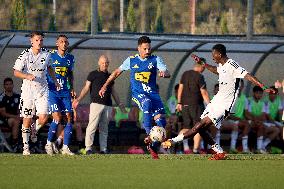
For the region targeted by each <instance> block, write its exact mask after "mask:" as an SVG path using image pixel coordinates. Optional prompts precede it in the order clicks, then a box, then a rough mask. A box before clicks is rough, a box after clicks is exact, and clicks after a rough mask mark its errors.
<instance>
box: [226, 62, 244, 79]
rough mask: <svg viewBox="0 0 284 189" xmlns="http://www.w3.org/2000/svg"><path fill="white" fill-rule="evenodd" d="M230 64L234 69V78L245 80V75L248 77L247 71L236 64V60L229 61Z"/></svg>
mask: <svg viewBox="0 0 284 189" xmlns="http://www.w3.org/2000/svg"><path fill="white" fill-rule="evenodd" d="M229 64H230V65H231V67H232V70H233V76H234V77H235V78H244V77H245V75H247V73H248V72H247V71H246V70H245V69H244V68H242V67H241V66H240V65H239V64H238V63H237V62H235V61H234V60H232V59H230V60H229Z"/></svg>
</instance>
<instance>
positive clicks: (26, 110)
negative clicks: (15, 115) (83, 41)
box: [20, 90, 48, 118]
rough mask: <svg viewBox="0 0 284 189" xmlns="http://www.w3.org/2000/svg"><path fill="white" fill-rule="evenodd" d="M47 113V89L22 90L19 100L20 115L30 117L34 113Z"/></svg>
mask: <svg viewBox="0 0 284 189" xmlns="http://www.w3.org/2000/svg"><path fill="white" fill-rule="evenodd" d="M39 114H48V90H41V92H40V93H36V92H34V91H27V90H25V91H22V94H21V101H20V116H21V117H23V118H32V117H33V116H34V115H39Z"/></svg>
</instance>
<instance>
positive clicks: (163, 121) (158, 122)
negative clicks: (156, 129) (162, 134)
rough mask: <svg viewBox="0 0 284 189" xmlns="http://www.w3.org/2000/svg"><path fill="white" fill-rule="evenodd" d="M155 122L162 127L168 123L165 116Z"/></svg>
mask: <svg viewBox="0 0 284 189" xmlns="http://www.w3.org/2000/svg"><path fill="white" fill-rule="evenodd" d="M155 122H156V123H157V125H158V126H160V127H164V128H165V126H166V124H167V121H166V118H165V117H159V118H158V119H156V120H155Z"/></svg>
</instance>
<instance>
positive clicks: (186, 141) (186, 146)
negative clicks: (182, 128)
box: [182, 138, 189, 151]
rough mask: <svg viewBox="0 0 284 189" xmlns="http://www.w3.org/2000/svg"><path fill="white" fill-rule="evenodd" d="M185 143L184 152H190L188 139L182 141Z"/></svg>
mask: <svg viewBox="0 0 284 189" xmlns="http://www.w3.org/2000/svg"><path fill="white" fill-rule="evenodd" d="M182 143H183V151H188V150H189V145H188V138H187V139H184V140H183V141H182Z"/></svg>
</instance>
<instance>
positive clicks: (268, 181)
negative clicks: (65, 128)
mask: <svg viewBox="0 0 284 189" xmlns="http://www.w3.org/2000/svg"><path fill="white" fill-rule="evenodd" d="M160 157H161V159H160V160H152V159H150V155H127V154H112V155H98V154H95V155H90V156H86V155H77V156H72V157H70V156H62V155H56V156H52V157H50V156H48V155H31V156H29V157H24V156H22V155H13V154H0V188H1V189H9V188H11V189H12V188H13V189H18V188H19V189H21V188H29V189H33V188H44V189H45V188H56V189H65V188H66V189H72V188H78V189H80V188H82V189H83V188H96V189H99V188H103V189H108V188H115V189H119V188H124V189H125V188H133V189H136V188H146V189H150V188H165V189H171V188H173V189H179V188H187V189H190V188H194V189H198V188H204V189H211V188H218V189H223V188H224V189H225V188H226V189H228V188H229V189H234V188H240V189H247V188H249V189H254V188H257V189H262V188H267V189H274V188H279V189H280V188H283V187H284V156H281V155H229V156H228V159H227V160H223V161H209V160H207V158H208V157H209V156H202V155H161V156H160Z"/></svg>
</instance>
